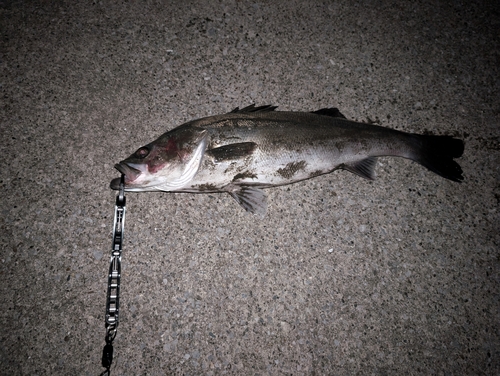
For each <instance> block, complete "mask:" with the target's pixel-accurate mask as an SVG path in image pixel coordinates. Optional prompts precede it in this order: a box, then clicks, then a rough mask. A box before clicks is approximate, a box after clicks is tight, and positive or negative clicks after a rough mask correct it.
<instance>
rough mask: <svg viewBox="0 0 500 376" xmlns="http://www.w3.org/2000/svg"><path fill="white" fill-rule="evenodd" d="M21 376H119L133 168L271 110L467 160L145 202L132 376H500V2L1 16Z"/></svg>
mask: <svg viewBox="0 0 500 376" xmlns="http://www.w3.org/2000/svg"><path fill="white" fill-rule="evenodd" d="M0 12H1V13H0V14H1V21H0V22H1V25H0V26H1V48H0V50H1V55H2V56H1V61H0V67H1V81H0V85H1V86H0V90H1V99H0V103H1V112H0V121H1V125H0V130H1V133H0V134H1V143H0V150H1V158H0V169H1V177H0V184H1V188H2V197H1V199H0V203H1V205H0V210H1V216H0V278H1V284H0V288H1V290H0V307H1V308H0V336H1V342H0V374H2V375H49V374H50V375H97V374H99V373H100V372H101V371H102V367H101V366H100V362H101V351H102V347H103V345H104V334H105V330H104V322H103V319H104V305H105V295H106V282H107V280H106V279H107V278H106V274H107V270H108V262H109V252H110V243H111V228H112V220H113V208H114V206H113V205H114V200H115V192H112V191H111V190H110V189H109V182H110V180H111V179H112V178H115V177H118V176H119V174H118V172H117V171H116V170H114V169H113V165H114V164H115V163H116V162H118V161H120V160H121V159H123V158H124V157H126V156H128V155H129V154H130V153H132V152H133V151H135V150H136V149H137V148H138V147H139V146H142V145H144V144H146V143H148V142H150V141H152V140H153V139H154V138H156V137H157V136H159V135H160V134H162V133H164V132H165V131H167V130H169V129H171V128H173V127H175V126H177V125H179V124H181V123H183V122H185V121H188V120H192V119H195V118H199V117H203V116H208V115H212V114H219V113H224V112H227V111H230V110H232V109H233V108H234V107H236V106H246V105H249V104H251V103H256V104H258V105H264V104H273V105H278V106H279V109H281V110H294V111H312V110H317V109H319V108H323V107H334V106H335V107H338V108H339V109H340V110H341V112H343V113H344V114H345V115H346V116H347V117H348V118H350V119H355V120H359V121H369V119H371V120H378V121H379V123H380V124H381V125H384V126H387V127H391V128H396V129H400V130H405V131H410V132H418V133H425V132H431V133H434V134H451V135H454V136H456V137H459V138H462V139H464V140H465V143H466V147H465V153H464V156H463V158H461V159H460V160H459V163H460V164H461V166H462V168H463V170H464V175H465V181H464V182H463V183H462V184H457V183H453V182H450V181H447V180H445V179H442V178H440V177H439V176H437V175H435V174H432V173H430V172H429V171H427V170H426V169H424V168H422V167H421V166H419V165H417V164H415V163H412V162H411V161H408V160H403V159H397V158H380V159H379V163H378V164H377V175H378V178H377V180H376V181H374V182H369V181H366V180H364V179H361V178H359V177H357V176H354V175H352V174H350V173H348V172H346V171H336V172H334V173H332V174H329V175H325V176H321V177H318V178H315V179H312V180H309V181H306V182H302V183H297V184H294V185H290V186H285V187H280V188H273V189H269V190H267V193H268V195H269V208H268V212H267V215H266V216H265V217H264V218H263V219H262V218H258V217H255V216H252V215H250V214H247V213H245V212H244V211H243V210H242V209H241V208H240V207H239V206H238V204H237V203H236V202H235V201H234V200H233V199H232V198H231V197H230V196H229V195H227V194H205V195H202V194H199V195H195V194H168V193H139V194H133V193H129V194H127V210H128V214H127V223H126V239H125V243H124V254H123V276H122V306H121V308H122V309H121V317H120V326H119V328H118V335H117V337H116V340H115V342H114V346H115V358H114V362H113V366H112V374H113V375H164V374H179V375H181V374H182V375H199V374H203V375H221V374H228V375H280V374H293V375H311V374H318V375H352V374H361V375H402V374H410V375H459V374H460V375H462V374H470V375H496V374H499V373H500V359H499V356H500V352H499V348H500V343H499V334H500V333H499V323H500V320H499V312H500V310H499V244H500V226H499V223H500V221H499V219H500V218H499V201H500V179H499V177H500V171H499V165H500V163H499V162H500V160H499V156H500V147H499V139H500V138H499V137H500V130H499V126H500V121H499V120H500V116H499V109H500V94H499V93H500V84H499V77H500V75H499V71H500V43H499V39H500V37H499V35H500V33H499V29H500V6H499V5H498V2H494V1H491V2H488V1H472V2H469V1H463V2H462V1H428V0H422V1H416V2H413V1H412V2H409V1H408V2H401V1H361V2H353V1H335V2H333V1H332V2H330V1H312V0H309V1H286V2H285V1H282V2H277V1H276V2H272V3H271V2H269V3H268V2H257V3H254V2H246V1H225V0H223V1H207V2H191V1H170V2H159V1H147V2H139V1H132V2H114V1H81V2H76V1H74V2H71V1H58V2H45V1H2V2H0Z"/></svg>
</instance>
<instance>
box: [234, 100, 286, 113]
mask: <svg viewBox="0 0 500 376" xmlns="http://www.w3.org/2000/svg"><path fill="white" fill-rule="evenodd" d="M277 108H278V106H271V105H270V104H268V105H266V106H259V107H255V103H254V104H251V105H250V106H246V107H244V108H242V109H241V110H240V108H239V107H236V108H235V109H234V110H232V111H231V112H230V114H235V113H241V112H271V111H274V110H275V109H277Z"/></svg>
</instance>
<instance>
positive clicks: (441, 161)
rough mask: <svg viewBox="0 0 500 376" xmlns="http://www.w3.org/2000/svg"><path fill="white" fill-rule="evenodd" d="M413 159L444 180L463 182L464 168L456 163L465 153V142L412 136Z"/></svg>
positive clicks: (442, 137)
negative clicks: (456, 159)
mask: <svg viewBox="0 0 500 376" xmlns="http://www.w3.org/2000/svg"><path fill="white" fill-rule="evenodd" d="M411 143H412V145H413V150H414V155H413V156H412V158H411V159H413V160H414V161H415V162H418V163H420V164H421V165H422V166H424V167H426V168H427V169H429V170H431V171H432V172H435V173H436V174H438V175H440V176H442V177H443V178H446V179H450V180H453V181H456V182H461V181H462V180H463V179H464V177H463V176H462V168H461V167H460V165H459V164H458V163H457V162H455V161H454V160H453V159H454V158H459V157H461V156H462V154H463V152H464V142H463V141H462V140H459V139H456V138H453V137H451V136H430V135H417V134H412V135H411Z"/></svg>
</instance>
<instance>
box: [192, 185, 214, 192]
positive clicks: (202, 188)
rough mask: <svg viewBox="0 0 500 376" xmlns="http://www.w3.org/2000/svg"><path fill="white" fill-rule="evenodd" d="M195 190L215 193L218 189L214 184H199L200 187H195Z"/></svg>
mask: <svg viewBox="0 0 500 376" xmlns="http://www.w3.org/2000/svg"><path fill="white" fill-rule="evenodd" d="M196 188H198V189H199V190H200V191H202V192H204V191H217V190H218V188H217V186H216V185H215V184H200V185H198V186H196Z"/></svg>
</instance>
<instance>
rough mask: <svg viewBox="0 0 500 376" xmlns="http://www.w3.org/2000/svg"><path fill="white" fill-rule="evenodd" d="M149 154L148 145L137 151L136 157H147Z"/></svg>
mask: <svg viewBox="0 0 500 376" xmlns="http://www.w3.org/2000/svg"><path fill="white" fill-rule="evenodd" d="M148 154H149V149H148V148H147V147H142V148H140V149H139V150H137V151H136V152H135V155H136V157H138V158H141V159H142V158H145V157H147V156H148Z"/></svg>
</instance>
